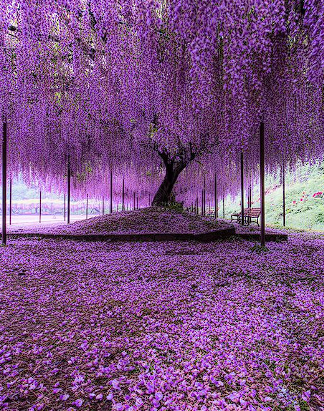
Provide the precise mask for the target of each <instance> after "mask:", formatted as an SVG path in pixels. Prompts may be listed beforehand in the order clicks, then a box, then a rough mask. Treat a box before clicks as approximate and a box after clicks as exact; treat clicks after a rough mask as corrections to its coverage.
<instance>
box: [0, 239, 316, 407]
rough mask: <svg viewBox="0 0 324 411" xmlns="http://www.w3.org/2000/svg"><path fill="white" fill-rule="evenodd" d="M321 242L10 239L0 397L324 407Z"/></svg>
mask: <svg viewBox="0 0 324 411" xmlns="http://www.w3.org/2000/svg"><path fill="white" fill-rule="evenodd" d="M323 246H324V243H323V238H322V236H321V235H313V236H311V235H309V234H307V235H306V234H294V235H291V238H290V240H289V241H288V242H287V243H269V244H268V245H267V247H268V250H267V251H262V252H261V251H260V252H258V250H257V247H253V243H251V242H247V241H239V240H236V241H226V242H217V243H212V244H200V243H190V242H184V243H176V242H174V243H160V244H155V243H140V244H130V243H115V244H108V243H107V244H106V243H95V242H94V243H76V242H73V241H70V242H68V241H53V240H48V241H47V240H42V241H36V240H21V241H20V240H19V241H15V242H11V244H10V245H9V246H8V247H6V248H3V249H2V250H1V254H0V269H1V279H0V408H1V409H3V410H7V411H9V410H19V409H26V410H30V411H31V410H33V411H36V410H69V411H72V410H78V409H82V410H94V409H98V410H100V409H105V410H120V411H121V410H125V411H126V410H128V411H130V410H133V411H134V410H150V411H156V410H165V411H166V410H199V411H202V410H222V409H224V410H249V411H253V410H255V411H257V410H269V411H270V410H274V409H282V410H283V409H287V410H288V409H291V410H296V411H298V410H308V409H309V410H313V409H314V410H315V409H321V408H322V407H323V406H324V391H323V384H322V379H323V369H324V360H323V359H324V348H323V347H324V288H323V275H322V273H323V267H324V252H323V250H324V247H323Z"/></svg>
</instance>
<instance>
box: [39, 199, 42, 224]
mask: <svg viewBox="0 0 324 411" xmlns="http://www.w3.org/2000/svg"><path fill="white" fill-rule="evenodd" d="M39 222H40V223H41V222H42V191H39Z"/></svg>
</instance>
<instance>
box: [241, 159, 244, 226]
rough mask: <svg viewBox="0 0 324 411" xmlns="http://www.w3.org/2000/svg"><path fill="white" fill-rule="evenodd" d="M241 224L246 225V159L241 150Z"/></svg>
mask: <svg viewBox="0 0 324 411" xmlns="http://www.w3.org/2000/svg"><path fill="white" fill-rule="evenodd" d="M241 219H242V221H241V224H242V225H244V159H243V151H242V152H241Z"/></svg>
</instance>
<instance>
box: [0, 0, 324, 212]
mask: <svg viewBox="0 0 324 411" xmlns="http://www.w3.org/2000/svg"><path fill="white" fill-rule="evenodd" d="M322 23H323V5H322V4H321V3H320V2H316V1H297V0H289V1H286V0H273V1H271V2H260V1H259V0H253V1H252V2H246V1H244V0H238V1H236V2H235V3H233V2H227V1H225V0H224V1H221V2H216V1H208V2H207V1H206V2H205V1H202V2H199V4H197V2H196V1H182V0H168V1H161V0H152V1H149V2H148V1H144V0H138V1H134V0H124V1H121V0H120V1H110V2H107V1H94V0H93V1H91V0H89V1H83V0H79V1H75V0H58V1H54V0H52V1H47V2H46V3H42V4H41V3H40V2H38V1H21V2H19V3H17V2H14V1H12V2H8V1H6V2H5V1H2V2H1V25H2V30H1V33H2V34H1V44H2V47H1V51H0V54H1V57H0V58H1V67H2V69H1V80H2V93H1V107H2V112H3V114H4V115H5V117H6V118H7V119H8V121H9V122H10V123H11V147H12V152H13V154H12V157H13V159H14V160H15V161H14V162H13V164H14V165H13V166H12V167H13V168H16V169H15V170H14V171H15V172H17V171H19V170H25V174H29V172H30V166H32V168H33V170H35V171H38V175H41V176H43V177H45V176H46V175H53V176H56V177H59V178H61V176H62V174H64V173H65V170H66V162H67V158H69V159H70V162H71V166H72V168H73V172H74V175H78V176H82V175H84V174H85V170H91V171H92V172H93V171H94V170H98V172H100V173H102V174H106V173H107V172H108V169H109V168H111V166H112V164H114V165H115V166H116V167H124V166H125V164H127V166H128V167H130V168H131V167H133V166H134V165H135V166H136V167H138V166H141V167H152V168H159V167H160V164H161V163H162V165H163V166H164V169H165V177H164V179H163V182H162V184H161V186H160V187H159V189H158V190H157V192H156V195H155V197H154V204H162V203H166V202H168V201H169V198H170V195H171V192H172V189H173V187H174V184H175V182H176V181H177V178H178V176H179V175H180V173H181V172H182V171H183V170H184V169H185V168H186V167H187V166H188V165H189V164H191V163H192V162H193V161H194V160H199V161H200V162H204V161H205V159H207V158H208V160H209V161H210V160H211V159H212V158H213V157H212V155H213V153H215V154H216V155H217V156H218V158H219V155H220V154H221V155H222V156H224V157H226V161H225V158H224V164H225V165H226V164H227V165H228V166H229V167H232V166H233V164H235V163H236V158H237V155H238V153H240V152H241V151H242V150H243V151H244V152H246V154H247V155H248V156H249V158H250V159H249V162H250V164H251V165H254V166H256V164H257V162H258V160H257V158H258V156H257V155H255V153H256V152H257V150H258V145H257V144H256V134H257V130H258V125H259V122H260V120H261V119H263V120H264V121H265V122H266V127H267V137H268V144H267V151H268V155H267V159H268V162H269V165H271V167H277V165H278V163H281V161H282V159H281V156H278V153H282V152H283V151H285V152H286V153H287V156H289V157H290V160H291V161H292V162H293V161H295V160H296V159H297V158H300V157H307V156H308V155H310V154H312V155H314V154H315V155H316V156H320V155H321V154H322V146H323V145H322V136H323V61H324V58H323V55H324V49H323V46H322V45H323V43H324V42H323V33H322V29H321V27H323V24H322ZM226 174H227V172H225V173H224V176H225V175H226Z"/></svg>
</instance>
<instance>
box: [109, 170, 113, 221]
mask: <svg viewBox="0 0 324 411" xmlns="http://www.w3.org/2000/svg"><path fill="white" fill-rule="evenodd" d="M112 212H113V173H112V170H111V171H110V214H112Z"/></svg>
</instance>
